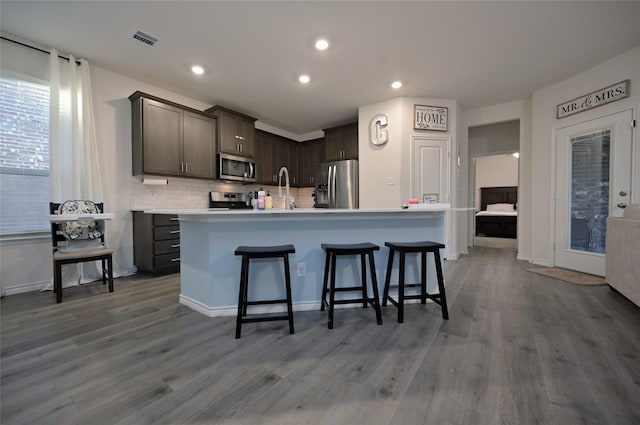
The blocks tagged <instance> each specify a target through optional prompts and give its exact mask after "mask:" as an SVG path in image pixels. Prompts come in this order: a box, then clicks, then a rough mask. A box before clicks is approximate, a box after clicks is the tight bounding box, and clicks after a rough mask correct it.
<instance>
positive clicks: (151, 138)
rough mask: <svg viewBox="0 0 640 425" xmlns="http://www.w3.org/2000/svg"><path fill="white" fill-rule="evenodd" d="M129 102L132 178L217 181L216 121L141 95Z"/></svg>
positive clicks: (132, 97) (195, 112) (135, 95)
mask: <svg viewBox="0 0 640 425" xmlns="http://www.w3.org/2000/svg"><path fill="white" fill-rule="evenodd" d="M129 100H130V101H131V128H132V148H133V152H132V154H133V155H132V158H133V164H132V165H133V175H134V176H135V175H143V174H155V175H163V176H177V177H194V178H205V179H215V178H216V160H215V154H216V138H217V121H216V118H214V117H211V116H210V115H208V114H205V113H203V112H200V111H197V110H195V109H191V108H187V107H186V106H182V105H178V104H176V103H173V102H170V101H167V100H164V99H160V98H157V97H155V96H151V95H148V94H145V93H142V92H135V93H133V94H132V95H131V96H129Z"/></svg>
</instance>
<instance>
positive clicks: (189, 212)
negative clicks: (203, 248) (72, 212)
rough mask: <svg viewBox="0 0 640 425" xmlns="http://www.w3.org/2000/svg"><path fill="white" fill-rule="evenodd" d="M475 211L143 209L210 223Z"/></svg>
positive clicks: (442, 207) (442, 208)
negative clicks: (228, 220)
mask: <svg viewBox="0 0 640 425" xmlns="http://www.w3.org/2000/svg"><path fill="white" fill-rule="evenodd" d="M471 210H473V208H450V207H449V206H448V204H437V205H434V206H429V207H423V208H364V209H331V208H295V209H292V210H285V209H265V210H255V209H231V210H224V209H220V208H211V209H208V208H201V209H180V208H166V209H165V208H155V209H146V210H144V212H145V213H147V214H173V215H178V216H179V217H180V219H181V220H189V221H208V220H216V221H219V220H224V219H234V220H236V219H237V220H242V219H245V220H255V219H268V218H271V219H280V218H284V217H286V218H287V219H297V218H300V219H313V218H320V217H322V218H324V219H329V218H331V217H340V218H341V219H349V218H354V219H363V218H366V217H376V218H380V217H384V216H393V217H398V216H401V215H411V216H415V215H441V214H443V213H445V212H453V211H471Z"/></svg>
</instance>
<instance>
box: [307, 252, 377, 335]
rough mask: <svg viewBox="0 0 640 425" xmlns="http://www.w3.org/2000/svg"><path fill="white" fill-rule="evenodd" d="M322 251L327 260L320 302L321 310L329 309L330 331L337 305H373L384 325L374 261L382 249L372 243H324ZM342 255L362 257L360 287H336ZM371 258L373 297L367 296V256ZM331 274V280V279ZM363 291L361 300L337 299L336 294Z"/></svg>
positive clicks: (364, 306)
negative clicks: (339, 261) (339, 259)
mask: <svg viewBox="0 0 640 425" xmlns="http://www.w3.org/2000/svg"><path fill="white" fill-rule="evenodd" d="M321 247H322V249H323V250H324V251H325V252H326V260H325V264H324V280H323V285H322V301H321V302H320V310H321V311H324V308H325V306H327V307H329V324H328V327H329V329H333V310H334V306H335V305H336V304H354V303H362V307H363V308H366V307H367V305H368V304H369V305H371V307H373V309H374V310H375V312H376V320H377V322H378V324H379V325H381V324H382V313H381V310H380V296H379V295H378V280H377V278H376V266H375V261H374V259H373V252H374V251H379V250H380V247H379V246H378V245H375V244H372V243H368V242H365V243H358V244H328V243H323V244H322V245H321ZM342 255H359V256H360V269H361V270H360V275H361V278H362V279H361V284H360V285H359V286H341V287H336V257H338V256H342ZM367 255H368V256H369V268H370V272H371V287H372V291H373V297H370V296H369V295H368V294H367V265H366V259H365V257H366V256H367ZM329 274H331V278H330V279H329ZM347 291H362V297H361V298H349V299H339V300H336V299H335V294H336V292H347ZM327 292H329V301H328V302H327Z"/></svg>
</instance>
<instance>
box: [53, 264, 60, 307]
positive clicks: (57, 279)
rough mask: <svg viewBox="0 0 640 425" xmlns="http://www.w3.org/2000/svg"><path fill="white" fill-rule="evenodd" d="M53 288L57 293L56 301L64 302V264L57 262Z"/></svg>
mask: <svg viewBox="0 0 640 425" xmlns="http://www.w3.org/2000/svg"><path fill="white" fill-rule="evenodd" d="M53 290H54V292H55V293H56V303H61V302H62V264H60V263H59V262H57V261H56V262H55V266H54V275H53Z"/></svg>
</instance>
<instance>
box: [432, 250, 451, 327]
mask: <svg viewBox="0 0 640 425" xmlns="http://www.w3.org/2000/svg"><path fill="white" fill-rule="evenodd" d="M433 254H434V255H433V256H434V258H435V260H436V275H437V276H438V291H439V292H440V307H442V318H443V319H445V320H449V309H448V308H447V295H446V293H445V290H444V277H443V275H442V263H441V261H440V251H439V250H436V251H434V253H433Z"/></svg>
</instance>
